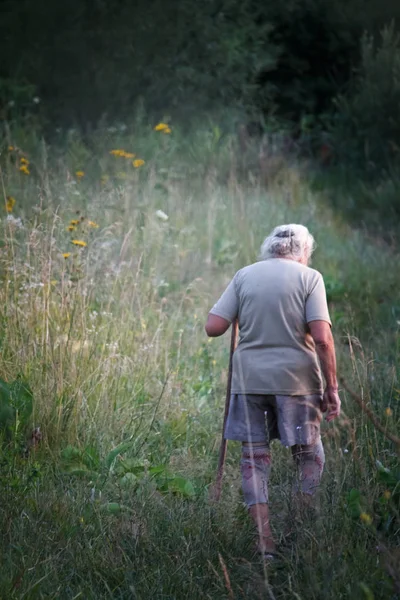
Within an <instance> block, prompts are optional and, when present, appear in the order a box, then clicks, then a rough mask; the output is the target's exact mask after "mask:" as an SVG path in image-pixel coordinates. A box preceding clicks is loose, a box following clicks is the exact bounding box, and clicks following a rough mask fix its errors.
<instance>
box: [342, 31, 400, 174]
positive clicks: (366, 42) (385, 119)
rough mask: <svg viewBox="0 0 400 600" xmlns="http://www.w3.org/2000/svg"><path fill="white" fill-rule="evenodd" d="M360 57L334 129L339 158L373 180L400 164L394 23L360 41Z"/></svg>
mask: <svg viewBox="0 0 400 600" xmlns="http://www.w3.org/2000/svg"><path fill="white" fill-rule="evenodd" d="M361 56H362V60H361V65H360V68H359V70H358V71H357V73H356V76H355V78H354V81H353V82H352V84H351V86H350V87H349V90H348V91H347V93H346V94H343V95H340V96H339V97H338V98H337V100H336V117H335V120H334V122H333V127H332V133H333V139H334V145H335V152H336V153H337V156H338V157H339V158H340V159H341V161H342V162H344V161H346V162H350V164H351V165H352V166H353V168H354V167H355V166H358V167H360V168H362V169H363V171H365V172H366V173H368V174H369V175H370V176H373V177H375V178H376V176H377V175H379V174H380V173H381V172H382V169H383V168H385V167H386V168H387V167H388V165H390V164H396V163H397V164H398V163H399V162H400V36H399V35H398V34H397V33H396V32H395V30H394V28H393V27H390V28H387V29H385V30H384V31H383V33H382V39H381V43H380V45H379V46H378V47H377V48H376V44H375V43H374V39H373V38H372V37H371V36H368V35H365V36H364V38H363V40H362V53H361Z"/></svg>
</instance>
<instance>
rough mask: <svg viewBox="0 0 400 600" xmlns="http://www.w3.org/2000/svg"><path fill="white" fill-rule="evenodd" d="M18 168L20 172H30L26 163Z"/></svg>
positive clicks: (27, 173)
mask: <svg viewBox="0 0 400 600" xmlns="http://www.w3.org/2000/svg"><path fill="white" fill-rule="evenodd" d="M19 170H20V171H21V173H25V175H29V174H30V171H29V169H28V167H27V165H21V166H20V168H19Z"/></svg>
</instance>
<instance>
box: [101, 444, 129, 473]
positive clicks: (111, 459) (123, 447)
mask: <svg viewBox="0 0 400 600" xmlns="http://www.w3.org/2000/svg"><path fill="white" fill-rule="evenodd" d="M132 446H133V442H132V441H130V442H123V443H122V444H119V446H116V448H114V450H111V452H110V453H109V454H108V456H107V458H106V466H107V467H108V468H110V467H111V466H112V464H113V462H114V460H115V459H116V458H117V456H118V454H123V453H124V452H126V451H127V450H129V449H130V448H132Z"/></svg>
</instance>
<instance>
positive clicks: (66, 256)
mask: <svg viewBox="0 0 400 600" xmlns="http://www.w3.org/2000/svg"><path fill="white" fill-rule="evenodd" d="M70 256H71V252H64V253H63V258H65V259H67V258H69V257H70Z"/></svg>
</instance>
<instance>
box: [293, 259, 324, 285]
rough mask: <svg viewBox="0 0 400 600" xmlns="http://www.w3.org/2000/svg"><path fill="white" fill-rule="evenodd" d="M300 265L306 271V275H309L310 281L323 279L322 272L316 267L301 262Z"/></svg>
mask: <svg viewBox="0 0 400 600" xmlns="http://www.w3.org/2000/svg"><path fill="white" fill-rule="evenodd" d="M298 264H299V263H298ZM299 267H300V268H301V269H302V272H303V273H304V275H305V277H307V278H308V279H309V280H310V281H318V280H320V279H322V280H323V276H322V273H320V272H319V271H317V270H316V269H312V268H311V267H307V266H306V265H301V264H299Z"/></svg>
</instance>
